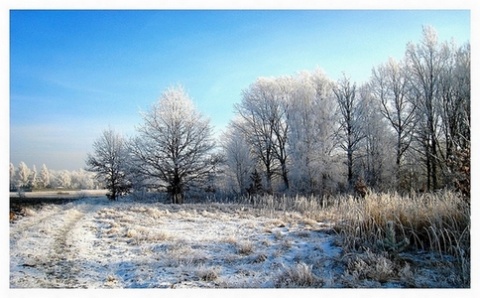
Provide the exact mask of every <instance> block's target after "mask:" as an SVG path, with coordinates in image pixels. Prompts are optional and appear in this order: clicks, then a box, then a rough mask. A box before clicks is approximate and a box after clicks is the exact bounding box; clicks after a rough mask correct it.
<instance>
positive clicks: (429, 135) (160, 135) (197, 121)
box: [86, 27, 470, 203]
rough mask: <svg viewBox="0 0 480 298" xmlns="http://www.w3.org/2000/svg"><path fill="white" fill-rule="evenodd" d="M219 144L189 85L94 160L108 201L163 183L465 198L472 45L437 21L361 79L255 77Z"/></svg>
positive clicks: (110, 137) (236, 190)
mask: <svg viewBox="0 0 480 298" xmlns="http://www.w3.org/2000/svg"><path fill="white" fill-rule="evenodd" d="M234 111H235V118H234V119H232V120H231V121H230V123H229V124H228V127H227V128H226V129H225V131H224V132H223V133H222V135H221V136H220V138H219V140H215V139H214V137H213V130H212V126H211V125H210V123H209V121H208V119H206V118H205V117H204V116H203V115H201V114H200V113H199V112H198V111H197V110H196V109H195V107H194V105H193V103H192V101H191V99H190V98H189V96H188V94H187V93H186V92H185V90H184V89H183V88H182V87H172V88H169V89H168V90H166V91H165V92H164V93H163V94H162V96H161V98H160V100H159V101H158V102H156V103H154V104H153V105H152V107H151V108H150V109H149V110H148V111H147V112H145V113H143V114H142V118H143V123H142V124H141V125H140V126H139V127H138V128H137V135H136V136H134V137H131V138H129V139H126V138H125V137H123V136H122V135H120V134H118V133H116V132H115V131H114V130H113V129H107V130H105V131H104V132H103V134H102V136H100V137H99V138H98V139H97V140H96V141H95V142H94V144H93V153H92V154H89V155H88V158H87V161H86V163H87V169H88V170H90V171H93V172H96V173H97V178H101V179H102V180H103V181H104V183H105V185H106V187H107V188H108V189H109V190H110V197H111V198H112V199H116V198H117V197H118V196H120V195H123V194H126V193H128V192H130V191H132V190H138V189H145V188H149V189H160V190H163V191H165V192H166V193H168V194H169V195H170V197H171V199H172V202H174V203H182V202H183V200H184V196H185V194H186V193H187V192H189V191H192V190H195V191H197V192H198V191H202V192H222V193H223V194H227V195H236V196H245V195H255V194H265V193H267V194H278V193H282V194H311V195H319V196H328V195H332V194H335V193H340V192H341V193H344V192H351V191H353V190H354V189H355V187H356V186H358V185H359V184H360V185H362V186H364V187H368V188H370V189H372V190H376V191H388V190H395V191H399V192H410V191H412V190H414V191H434V190H437V189H440V188H444V187H453V188H457V189H459V190H462V192H464V193H468V194H469V183H470V44H469V43H467V44H464V45H461V46H458V45H456V44H455V43H454V42H453V41H451V42H443V43H440V42H439V41H438V37H437V34H436V32H435V30H434V29H433V28H432V27H424V28H423V36H422V39H421V41H420V42H418V43H413V42H412V43H408V44H407V46H406V50H405V56H404V57H403V58H402V59H401V60H395V59H393V58H390V59H389V60H388V61H386V62H385V63H383V64H381V65H378V66H376V67H374V68H373V69H372V75H371V78H370V79H369V81H367V82H365V83H363V84H361V85H358V84H357V83H356V82H353V81H352V80H351V79H350V78H349V77H348V76H347V75H345V74H344V75H343V76H342V77H341V78H340V79H338V80H336V81H333V80H331V79H329V78H328V77H327V76H326V75H325V74H324V73H323V72H322V71H321V70H315V71H312V72H306V71H305V72H300V73H298V74H295V75H291V76H282V77H273V78H258V79H257V80H256V81H255V82H253V83H252V84H251V85H250V86H248V87H247V88H246V89H244V90H243V91H242V94H241V101H240V102H239V103H237V104H235V105H234Z"/></svg>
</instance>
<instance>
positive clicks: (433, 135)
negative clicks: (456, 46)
mask: <svg viewBox="0 0 480 298" xmlns="http://www.w3.org/2000/svg"><path fill="white" fill-rule="evenodd" d="M445 58H446V57H445V56H444V55H443V50H442V48H441V45H440V43H439V42H438V37H437V33H436V31H435V30H434V29H433V28H432V27H429V26H426V27H424V28H423V38H422V40H421V42H420V43H419V44H415V43H409V44H408V45H407V50H406V62H407V67H408V78H409V83H410V87H411V88H412V92H413V94H414V95H413V96H414V99H415V106H416V113H417V117H418V120H419V125H418V126H417V127H418V129H417V130H416V136H417V141H418V143H419V144H420V147H419V148H421V149H423V153H424V157H423V161H424V163H425V167H426V171H427V189H428V190H432V189H437V187H438V185H439V181H438V180H439V179H438V169H439V160H440V159H439V150H438V149H439V128H440V127H441V118H440V113H441V104H440V103H441V101H440V98H439V96H440V92H439V91H440V78H441V73H442V71H443V68H444V65H445V62H446V61H445Z"/></svg>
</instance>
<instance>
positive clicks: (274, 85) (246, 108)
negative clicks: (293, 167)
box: [235, 78, 290, 192]
mask: <svg viewBox="0 0 480 298" xmlns="http://www.w3.org/2000/svg"><path fill="white" fill-rule="evenodd" d="M288 89H289V86H288V79H285V78H281V79H275V78H260V79H257V80H256V82H255V83H253V84H252V85H250V86H249V87H248V88H247V89H246V90H243V92H242V101H241V102H240V104H237V105H235V111H236V113H237V116H238V117H239V118H240V119H242V121H240V122H238V124H240V125H239V126H238V129H239V130H241V131H242V133H243V134H244V135H245V136H246V140H247V142H248V143H249V144H250V147H251V148H252V149H253V151H252V153H253V154H254V156H255V158H256V160H258V161H259V162H260V163H261V165H262V167H263V168H264V171H265V178H266V190H267V191H268V192H272V191H273V186H272V180H273V178H274V176H275V175H279V176H280V177H281V178H282V180H283V183H284V187H285V188H286V189H288V188H289V181H288V166H287V160H288V150H287V136H288V122H287V121H286V118H287V117H286V116H287V114H286V105H288V103H289V100H288V97H289V95H290V92H289V90H288Z"/></svg>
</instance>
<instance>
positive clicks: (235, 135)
mask: <svg viewBox="0 0 480 298" xmlns="http://www.w3.org/2000/svg"><path fill="white" fill-rule="evenodd" d="M235 121H241V119H237V120H234V121H233V122H232V123H231V124H230V125H229V126H228V128H227V131H226V132H225V133H224V134H223V135H222V138H221V140H222V141H221V146H222V149H223V152H224V155H225V163H226V166H227V168H228V169H229V171H228V172H227V175H228V176H229V177H230V178H231V180H232V181H233V185H232V186H233V187H232V188H233V191H234V192H235V193H236V194H237V195H245V194H246V192H247V188H248V186H249V183H250V182H251V181H250V178H249V177H250V175H251V173H252V172H253V171H254V169H255V164H256V162H255V158H254V156H253V154H252V152H251V147H250V146H249V144H248V143H247V140H246V136H245V135H244V134H243V133H242V131H241V130H239V129H238V127H240V126H241V125H240V124H238V123H235Z"/></svg>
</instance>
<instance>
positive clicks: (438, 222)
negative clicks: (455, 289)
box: [254, 191, 470, 287]
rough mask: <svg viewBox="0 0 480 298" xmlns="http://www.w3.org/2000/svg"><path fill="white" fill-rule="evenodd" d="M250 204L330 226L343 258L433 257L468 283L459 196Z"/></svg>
mask: <svg viewBox="0 0 480 298" xmlns="http://www.w3.org/2000/svg"><path fill="white" fill-rule="evenodd" d="M254 205H255V208H256V209H257V210H260V213H263V214H268V212H271V211H272V210H284V211H289V212H291V211H297V212H300V213H301V214H302V216H303V217H304V218H306V219H313V220H317V221H328V222H331V223H333V225H334V227H335V231H336V232H337V233H338V234H339V236H340V239H341V245H342V247H343V249H344V251H345V254H349V253H363V252H368V253H372V252H375V251H376V252H378V253H379V255H380V254H382V255H384V253H385V252H388V254H389V255H390V256H391V258H392V259H398V258H399V253H401V252H402V251H407V252H408V251H410V252H418V251H425V252H432V253H435V254H436V255H438V256H439V257H440V258H441V259H442V260H443V261H445V262H449V264H451V265H452V266H453V267H454V268H455V271H456V272H457V273H456V275H457V279H458V284H459V286H462V287H464V286H467V287H468V286H469V285H470V204H469V203H468V202H467V201H466V200H465V198H464V197H462V196H461V195H459V194H458V193H455V192H450V191H442V192H438V193H425V194H419V195H412V196H401V195H399V194H397V193H382V194H379V193H372V194H369V195H367V196H366V197H365V198H363V199H356V198H354V197H352V196H337V197H334V198H330V199H325V198H318V197H314V196H312V197H301V196H297V197H294V198H289V197H273V196H265V197H260V198H255V204H254ZM452 260H453V261H452Z"/></svg>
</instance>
